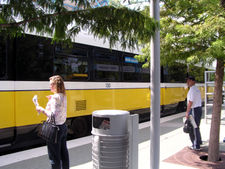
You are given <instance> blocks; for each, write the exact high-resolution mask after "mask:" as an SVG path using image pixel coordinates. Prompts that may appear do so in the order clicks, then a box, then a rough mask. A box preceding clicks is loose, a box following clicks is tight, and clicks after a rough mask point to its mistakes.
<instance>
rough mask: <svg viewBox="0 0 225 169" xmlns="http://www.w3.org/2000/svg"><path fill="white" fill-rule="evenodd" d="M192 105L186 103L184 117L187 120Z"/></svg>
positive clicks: (190, 102)
mask: <svg viewBox="0 0 225 169" xmlns="http://www.w3.org/2000/svg"><path fill="white" fill-rule="evenodd" d="M192 104H193V102H192V101H189V102H188V105H187V110H186V113H185V116H186V118H187V119H188V113H189V112H190V111H191V106H192Z"/></svg>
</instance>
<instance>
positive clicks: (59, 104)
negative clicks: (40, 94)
mask: <svg viewBox="0 0 225 169" xmlns="http://www.w3.org/2000/svg"><path fill="white" fill-rule="evenodd" d="M46 110H47V116H48V118H47V120H48V119H49V117H51V115H54V116H55V123H56V125H61V124H63V123H65V121H66V117H67V98H66V95H64V94H63V93H55V94H54V95H51V96H50V98H49V101H48V103H47V106H46Z"/></svg>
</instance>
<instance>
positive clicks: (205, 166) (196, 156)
mask: <svg viewBox="0 0 225 169" xmlns="http://www.w3.org/2000/svg"><path fill="white" fill-rule="evenodd" d="M207 151H208V149H207V148H202V149H201V151H194V150H191V149H189V148H188V147H185V148H183V149H182V150H181V151H179V152H178V153H176V154H174V155H172V156H171V157H169V158H167V159H165V160H164V162H169V163H175V164H179V165H183V166H189V167H194V168H199V169H225V152H220V158H221V161H218V162H215V163H213V162H209V161H204V160H201V159H200V157H201V156H204V155H206V156H207V155H208V152H207Z"/></svg>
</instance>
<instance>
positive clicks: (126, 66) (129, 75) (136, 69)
mask: <svg viewBox="0 0 225 169" xmlns="http://www.w3.org/2000/svg"><path fill="white" fill-rule="evenodd" d="M123 59H124V61H123V80H124V81H133V82H137V81H139V77H140V70H141V67H140V64H138V61H137V59H135V58H133V57H131V56H126V55H125V56H124V57H123Z"/></svg>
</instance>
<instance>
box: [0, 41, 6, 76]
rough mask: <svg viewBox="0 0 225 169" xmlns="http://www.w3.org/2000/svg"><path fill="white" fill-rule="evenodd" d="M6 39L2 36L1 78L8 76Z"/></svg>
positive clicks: (0, 50)
mask: <svg viewBox="0 0 225 169" xmlns="http://www.w3.org/2000/svg"><path fill="white" fill-rule="evenodd" d="M5 43H6V41H5V40H4V39H3V37H0V79H4V78H5V76H6V65H7V64H6V45H5Z"/></svg>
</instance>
